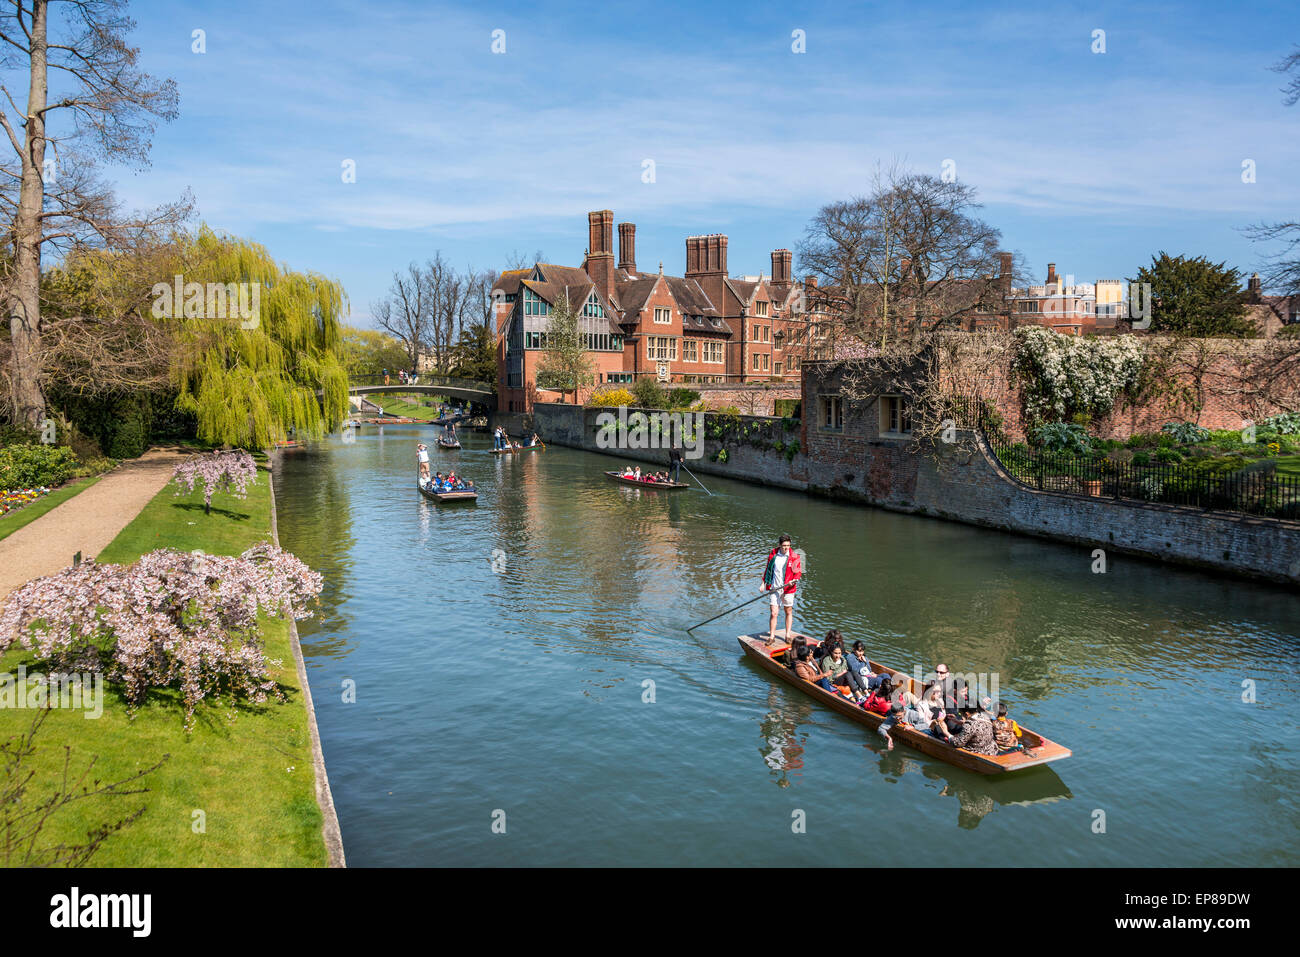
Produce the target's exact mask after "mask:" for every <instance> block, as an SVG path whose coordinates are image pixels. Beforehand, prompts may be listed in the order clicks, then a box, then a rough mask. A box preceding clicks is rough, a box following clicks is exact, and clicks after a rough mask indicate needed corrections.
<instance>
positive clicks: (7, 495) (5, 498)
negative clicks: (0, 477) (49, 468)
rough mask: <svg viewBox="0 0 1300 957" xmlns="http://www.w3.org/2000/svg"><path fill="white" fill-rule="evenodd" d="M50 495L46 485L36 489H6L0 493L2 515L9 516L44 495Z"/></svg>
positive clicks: (0, 511)
mask: <svg viewBox="0 0 1300 957" xmlns="http://www.w3.org/2000/svg"><path fill="white" fill-rule="evenodd" d="M49 494H50V489H49V488H48V487H47V486H44V485H39V486H36V487H35V488H19V489H6V490H4V491H0V515H7V514H8V513H9V512H12V511H14V510H15V509H19V508H22V507H23V506H24V505H27V504H29V503H31V502H34V501H36V500H37V499H38V498H40V497H41V496H42V495H49Z"/></svg>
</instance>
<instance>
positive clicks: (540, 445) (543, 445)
mask: <svg viewBox="0 0 1300 957" xmlns="http://www.w3.org/2000/svg"><path fill="white" fill-rule="evenodd" d="M544 448H546V443H545V442H538V443H537V444H536V445H525V446H524V447H523V448H518V449H488V451H489V452H491V453H492V454H493V455H514V454H515V453H517V452H540V451H541V450H542V449H544Z"/></svg>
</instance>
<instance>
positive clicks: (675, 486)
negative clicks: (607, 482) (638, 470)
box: [605, 472, 690, 492]
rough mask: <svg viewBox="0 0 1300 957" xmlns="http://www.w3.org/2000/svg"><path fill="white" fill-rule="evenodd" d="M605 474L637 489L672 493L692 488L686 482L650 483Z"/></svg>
mask: <svg viewBox="0 0 1300 957" xmlns="http://www.w3.org/2000/svg"><path fill="white" fill-rule="evenodd" d="M605 474H606V475H607V476H609V477H610V478H612V479H613V480H614V481H615V482H621V483H623V484H624V485H635V486H636V487H637V488H653V489H663V490H664V491H665V492H671V491H672V490H674V489H679V488H690V485H688V484H687V483H685V482H648V481H646V480H645V479H643V478H641V479H637V478H632V477H631V476H628V475H624V474H623V473H622V472H606V473H605Z"/></svg>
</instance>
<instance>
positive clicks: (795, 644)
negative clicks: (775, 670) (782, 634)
mask: <svg viewBox="0 0 1300 957" xmlns="http://www.w3.org/2000/svg"><path fill="white" fill-rule="evenodd" d="M803 649H806V650H807V651H808V658H809V660H810V661H812V662H813V663H814V664H816V663H817V642H816V641H815V640H814V641H812V642H810V641H809V640H808V637H807V636H806V635H795V636H794V641H792V642H790V647H789V648H787V649H786V652H785V660H786V664H788V665H789V666H790V668H791V669H792V670H793V669H794V664H795V662H796V661H798V660H799V652H800V650H803Z"/></svg>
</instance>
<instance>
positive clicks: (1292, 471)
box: [1277, 455, 1300, 479]
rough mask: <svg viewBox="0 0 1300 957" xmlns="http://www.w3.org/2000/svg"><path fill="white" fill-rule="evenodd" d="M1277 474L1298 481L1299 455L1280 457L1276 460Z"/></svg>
mask: <svg viewBox="0 0 1300 957" xmlns="http://www.w3.org/2000/svg"><path fill="white" fill-rule="evenodd" d="M1277 474H1278V475H1285V476H1287V477H1289V478H1298V479H1300V455H1282V456H1279V457H1278V460H1277Z"/></svg>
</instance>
